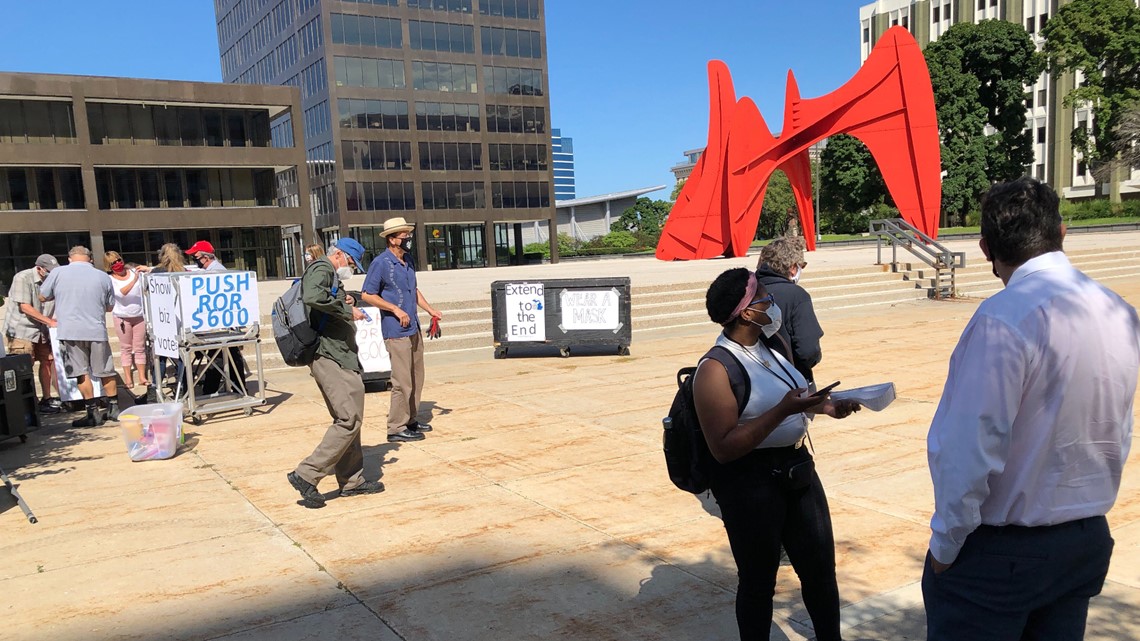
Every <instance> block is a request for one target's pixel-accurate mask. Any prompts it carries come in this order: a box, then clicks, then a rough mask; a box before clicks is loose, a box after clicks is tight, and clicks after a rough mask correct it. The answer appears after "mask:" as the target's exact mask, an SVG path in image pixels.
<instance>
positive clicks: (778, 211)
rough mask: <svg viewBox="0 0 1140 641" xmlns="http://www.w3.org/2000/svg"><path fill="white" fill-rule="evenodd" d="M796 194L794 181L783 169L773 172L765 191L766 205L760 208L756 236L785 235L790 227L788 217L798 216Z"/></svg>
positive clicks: (772, 236) (771, 236) (773, 236)
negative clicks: (793, 185) (790, 179)
mask: <svg viewBox="0 0 1140 641" xmlns="http://www.w3.org/2000/svg"><path fill="white" fill-rule="evenodd" d="M798 211H799V210H798V209H796V196H795V194H794V193H792V183H791V182H789V181H788V176H787V174H785V173H784V172H782V171H779V170H777V171H774V172H772V177H771V178H769V179H768V189H767V190H766V191H765V192H764V205H763V206H762V207H761V208H760V223H759V224H758V225H757V226H756V238H776V237H778V236H783V235H784V231H786V230H787V228H788V218H789V217H790V216H798V215H799V214H798Z"/></svg>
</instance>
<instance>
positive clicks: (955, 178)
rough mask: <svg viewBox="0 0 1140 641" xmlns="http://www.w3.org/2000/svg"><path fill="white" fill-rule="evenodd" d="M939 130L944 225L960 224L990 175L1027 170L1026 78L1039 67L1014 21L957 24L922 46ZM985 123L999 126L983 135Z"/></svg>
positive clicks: (1006, 176)
mask: <svg viewBox="0 0 1140 641" xmlns="http://www.w3.org/2000/svg"><path fill="white" fill-rule="evenodd" d="M923 53H924V54H925V56H926V64H927V67H928V68H929V69H930V80H931V84H932V85H933V86H934V103H935V105H936V106H937V109H938V127H939V132H940V134H941V137H942V169H943V171H944V172H945V176H944V177H943V180H942V213H943V224H944V225H949V226H953V225H960V224H962V223H963V222H964V221H965V217H966V214H967V213H969V212H970V211H972V210H975V209H977V206H978V202H979V200H980V199H981V196H982V194H984V193H985V191H986V190H987V189H989V186H990V185H991V184H992V183H994V182H999V181H1006V180H1012V179H1015V178H1017V177H1019V176H1022V175H1024V174H1025V168H1026V166H1028V165H1030V164H1032V162H1033V137H1032V134H1031V132H1029V131H1026V130H1025V123H1026V120H1025V88H1024V86H1025V85H1031V84H1033V83H1034V82H1036V80H1037V77H1038V76H1039V75H1040V74H1041V72H1042V71H1043V70H1044V64H1045V63H1044V58H1043V57H1042V56H1041V55H1040V54H1038V53H1037V51H1036V48H1035V46H1034V44H1033V41H1032V39H1031V38H1030V37H1029V34H1028V33H1026V31H1025V28H1024V27H1022V26H1021V25H1019V24H1013V23H1010V22H1006V21H1004V20H985V21H982V22H980V23H977V24H970V23H960V24H956V25H954V26H952V27H950V29H949V30H948V31H947V32H946V33H944V34H942V36H940V37H939V38H938V40H936V41H934V42H932V43H930V44H929V45H927V47H926V50H925V51H924V52H923ZM986 125H990V126H992V127H993V128H994V129H995V130H996V131H995V133H994V134H992V135H990V136H986V135H985V127H986Z"/></svg>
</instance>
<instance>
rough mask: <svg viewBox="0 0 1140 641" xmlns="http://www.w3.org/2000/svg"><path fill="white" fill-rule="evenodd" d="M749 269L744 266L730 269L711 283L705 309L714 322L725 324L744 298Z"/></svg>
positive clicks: (706, 295)
mask: <svg viewBox="0 0 1140 641" xmlns="http://www.w3.org/2000/svg"><path fill="white" fill-rule="evenodd" d="M748 273H749V272H748V270H747V269H745V268H743V267H737V268H736V269H730V270H728V271H726V272H724V273H722V274H721V275H720V276H717V277H716V280H714V281H713V282H712V285H709V291H708V293H706V294H705V309H706V310H708V313H709V318H710V319H711V320H712V322H714V323H717V324H719V325H724V324H725V323H727V322H728V320H729V318H728V317H729V316H732V312H733V311H734V310H735V309H736V306H737V305H739V304H740V299H741V298H744V290H746V289H747V288H748Z"/></svg>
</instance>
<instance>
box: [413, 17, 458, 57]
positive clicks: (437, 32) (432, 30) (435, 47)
mask: <svg viewBox="0 0 1140 641" xmlns="http://www.w3.org/2000/svg"><path fill="white" fill-rule="evenodd" d="M408 40H409V41H411V45H412V49H415V50H417V51H442V52H444V53H447V52H451V53H475V27H473V26H471V25H463V24H451V23H447V22H423V21H420V20H409V21H408Z"/></svg>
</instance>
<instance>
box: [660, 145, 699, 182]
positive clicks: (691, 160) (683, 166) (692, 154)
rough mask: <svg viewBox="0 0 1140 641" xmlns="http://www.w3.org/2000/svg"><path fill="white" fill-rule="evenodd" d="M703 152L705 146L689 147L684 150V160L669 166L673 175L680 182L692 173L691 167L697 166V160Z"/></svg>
mask: <svg viewBox="0 0 1140 641" xmlns="http://www.w3.org/2000/svg"><path fill="white" fill-rule="evenodd" d="M703 153H705V148H704V147H701V148H700V149H690V150H688V151H686V152H685V154H684V155H685V162H681V163H677V164H676V165H673V166H672V167H670V168H669V171H671V172H673V177H674V178H675V179H676V180H677V182H680V181H682V180H685V179H687V178H688V177H689V174H691V173H693V168H694V167H696V166H697V161H698V160H700V159H701V154H703Z"/></svg>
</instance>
